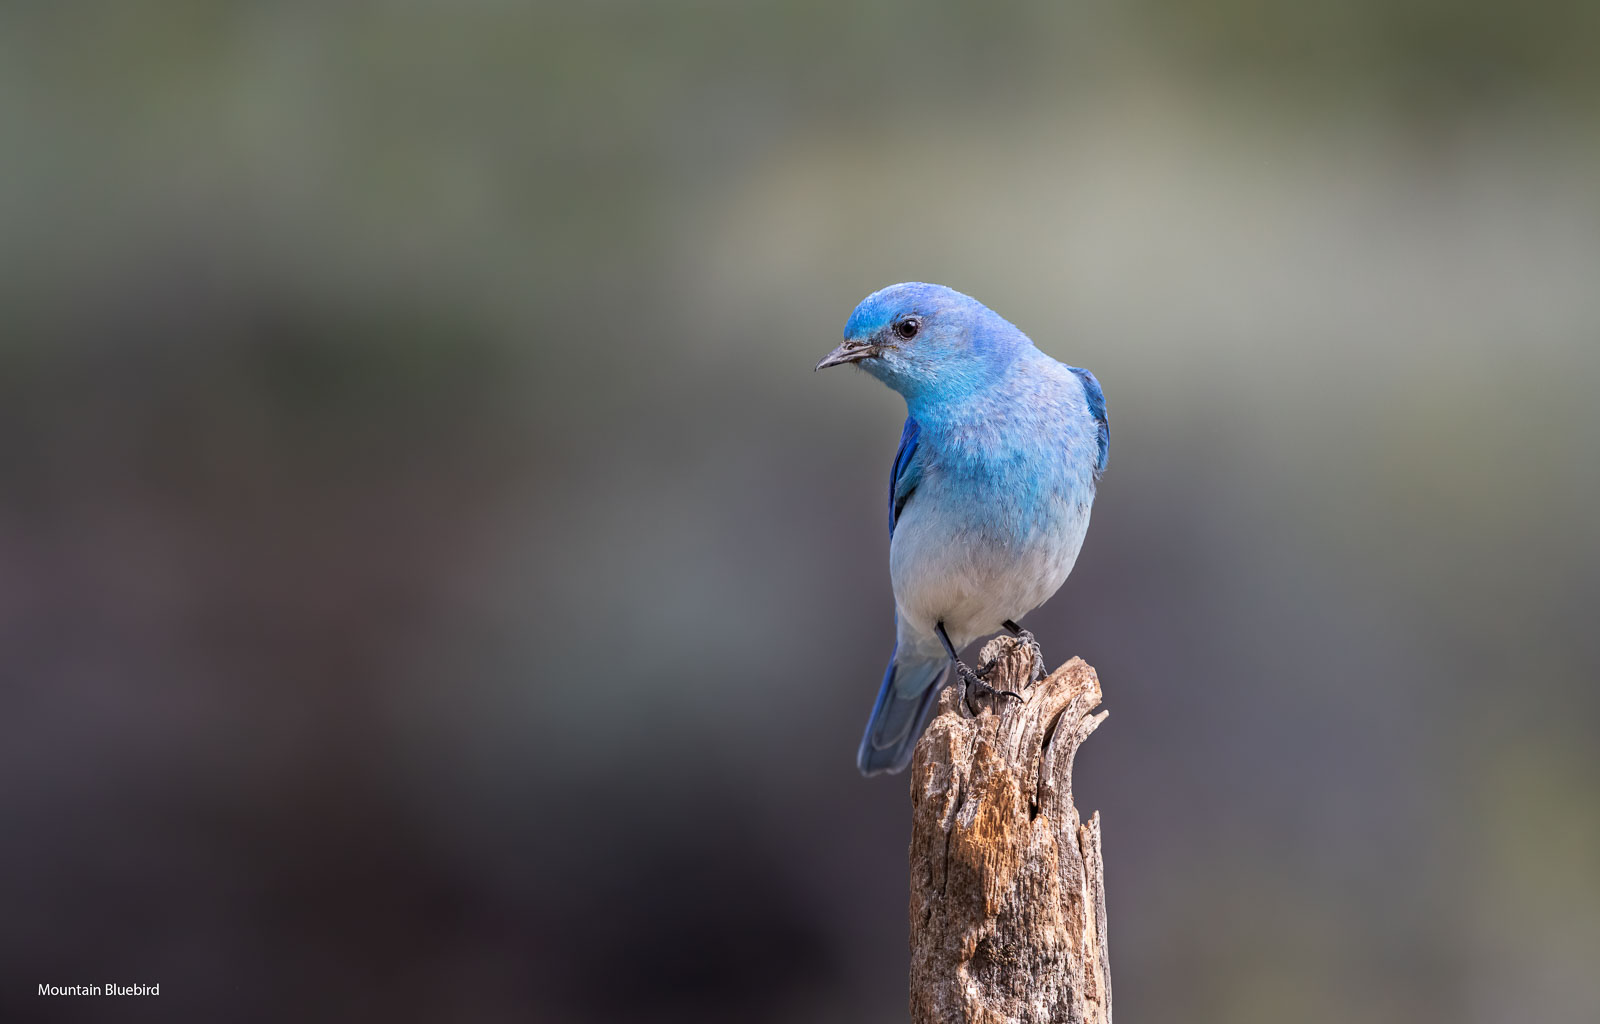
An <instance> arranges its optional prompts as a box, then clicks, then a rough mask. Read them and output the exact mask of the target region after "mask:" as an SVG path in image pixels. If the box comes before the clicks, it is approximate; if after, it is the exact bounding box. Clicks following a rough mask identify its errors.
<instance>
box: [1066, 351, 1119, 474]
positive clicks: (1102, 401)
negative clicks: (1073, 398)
mask: <svg viewBox="0 0 1600 1024" xmlns="http://www.w3.org/2000/svg"><path fill="white" fill-rule="evenodd" d="M1067 369H1069V370H1071V371H1072V372H1073V373H1074V374H1075V375H1076V376H1077V378H1078V379H1079V380H1081V381H1082V382H1083V397H1084V399H1085V400H1087V401H1088V403H1089V415H1090V416H1093V417H1094V421H1095V423H1096V424H1097V425H1098V426H1099V428H1100V429H1099V436H1098V438H1097V440H1098V441H1099V442H1100V454H1099V457H1098V458H1096V459H1095V463H1094V475H1095V476H1099V475H1100V474H1101V473H1104V472H1105V471H1106V455H1107V453H1108V450H1109V449H1110V447H1111V424H1110V422H1109V421H1107V420H1106V393H1105V392H1104V391H1101V390H1100V382H1099V381H1097V380H1095V379H1094V374H1092V373H1090V372H1089V371H1088V370H1085V369H1084V368H1083V367H1081V366H1069V367H1067Z"/></svg>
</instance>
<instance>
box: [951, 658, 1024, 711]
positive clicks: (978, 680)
mask: <svg viewBox="0 0 1600 1024" xmlns="http://www.w3.org/2000/svg"><path fill="white" fill-rule="evenodd" d="M956 675H958V676H959V677H960V679H961V693H960V699H961V703H962V704H963V705H964V706H965V707H966V709H967V710H968V711H969V712H972V713H973V714H977V711H976V710H975V709H974V708H973V707H972V704H971V700H970V699H971V697H972V696H973V695H974V691H976V695H977V696H979V697H1011V698H1012V699H1014V700H1015V701H1016V702H1017V703H1018V704H1021V703H1022V694H1020V693H1016V692H1014V691H1012V690H999V689H996V688H995V687H993V686H990V685H989V684H988V683H986V682H984V681H983V677H981V676H979V675H978V673H976V672H974V671H972V669H970V668H968V667H967V666H966V664H965V663H963V662H960V661H958V662H956Z"/></svg>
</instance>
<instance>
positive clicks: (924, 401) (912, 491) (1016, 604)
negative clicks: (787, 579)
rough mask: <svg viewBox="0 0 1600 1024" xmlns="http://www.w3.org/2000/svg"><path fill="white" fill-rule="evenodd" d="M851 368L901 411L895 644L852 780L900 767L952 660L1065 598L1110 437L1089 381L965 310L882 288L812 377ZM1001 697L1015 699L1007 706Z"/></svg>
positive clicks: (955, 299)
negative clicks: (902, 406)
mask: <svg viewBox="0 0 1600 1024" xmlns="http://www.w3.org/2000/svg"><path fill="white" fill-rule="evenodd" d="M841 363H854V364H855V365H856V366H858V367H860V368H861V369H863V370H865V371H867V372H868V373H870V374H871V375H872V376H874V377H876V378H878V379H879V380H881V381H883V383H885V384H887V385H888V386H889V387H891V388H893V389H894V390H896V391H898V392H900V394H901V395H902V396H904V397H905V400H906V412H907V416H906V424H905V429H904V430H903V431H902V432H901V434H900V450H899V451H897V452H896V453H895V456H894V466H893V468H892V469H891V470H890V473H889V578H890V580H891V581H892V582H893V584H894V603H895V626H896V638H895V649H894V653H893V654H892V655H891V656H890V658H889V668H888V671H886V672H885V673H884V675H883V686H882V688H881V689H880V690H879V691H878V701H877V703H876V704H875V705H874V706H873V708H872V718H871V719H870V720H869V721H868V722H867V731H866V735H865V736H863V737H862V738H861V750H860V752H859V753H858V754H857V755H856V764H857V765H858V766H859V767H860V769H861V771H862V773H863V774H865V775H874V774H876V773H878V772H898V771H900V770H901V769H903V768H904V767H905V766H906V765H907V764H908V763H910V761H911V753H912V750H913V749H914V748H915V747H916V743H917V738H918V737H919V736H921V735H922V730H923V729H924V727H926V725H927V722H928V718H929V716H930V714H931V713H932V711H933V708H934V705H935V704H936V703H937V698H938V694H939V691H940V690H941V689H942V688H943V684H944V681H945V679H946V677H947V676H948V675H949V673H950V671H951V669H952V667H953V668H954V670H955V672H956V677H957V679H958V680H959V683H958V685H959V686H960V687H961V691H960V692H961V696H962V699H963V700H965V698H966V695H967V688H968V687H969V686H970V687H973V688H975V689H976V690H977V691H979V692H994V691H992V688H991V687H989V686H988V685H987V684H985V683H984V682H983V681H982V680H981V679H980V678H979V677H978V676H977V674H976V673H974V672H973V671H972V670H971V669H970V668H968V667H967V666H966V665H964V664H962V662H961V660H960V658H959V657H958V656H957V652H958V651H960V650H961V649H963V648H964V647H966V646H967V645H968V644H970V643H971V642H972V641H974V640H976V639H978V638H979V637H981V636H987V635H989V634H991V633H998V632H999V631H1000V630H1001V629H1006V630H1008V631H1010V632H1011V633H1013V634H1014V635H1016V636H1019V637H1021V638H1022V640H1023V642H1025V643H1027V644H1028V645H1029V646H1031V647H1032V648H1033V651H1034V675H1035V678H1036V679H1037V678H1038V677H1039V676H1041V675H1042V674H1043V669H1044V661H1043V658H1042V656H1041V655H1040V654H1039V649H1038V644H1037V643H1036V642H1035V641H1034V639H1033V635H1032V634H1031V633H1029V632H1027V631H1026V630H1024V629H1022V627H1020V626H1018V625H1017V622H1018V620H1020V619H1021V618H1022V617H1023V616H1024V615H1026V614H1027V613H1028V612H1030V611H1032V610H1033V609H1035V608H1037V607H1039V606H1040V605H1041V604H1043V603H1044V602H1045V601H1047V600H1049V599H1050V596H1051V595H1052V594H1054V593H1055V592H1056V590H1057V589H1059V588H1060V586H1061V584H1062V583H1064V582H1066V579H1067V574H1068V573H1070V572H1071V571H1072V564H1073V562H1075V561H1076V560H1077V558H1078V549H1079V548H1080V547H1082V545H1083V535H1084V532H1085V531H1086V530H1087V529H1088V528H1089V507H1090V505H1092V504H1093V503H1094V492H1095V484H1096V482H1097V481H1098V480H1099V479H1100V474H1101V472H1102V471H1103V470H1104V469H1105V468H1106V447H1107V445H1108V443H1109V441H1110V431H1109V428H1108V427H1107V424H1106V402H1105V396H1104V395H1103V394H1102V393H1101V391H1100V382H1099V381H1097V380H1095V378H1094V374H1092V373H1090V372H1089V371H1088V370H1082V369H1079V368H1077V367H1074V366H1065V365H1063V364H1061V363H1058V362H1056V361H1055V360H1054V359H1052V358H1050V357H1049V356H1047V355H1045V354H1044V353H1043V352H1040V351H1039V350H1038V349H1037V348H1034V347H1033V342H1031V341H1029V340H1028V337H1027V335H1025V334H1023V333H1022V332H1021V331H1020V330H1018V329H1017V328H1016V327H1014V326H1013V325H1012V324H1010V323H1009V322H1007V321H1006V320H1004V319H1002V318H1001V317H1000V316H999V315H998V314H996V313H995V312H994V311H993V310H991V309H989V308H988V307H987V306H985V305H983V304H982V303H980V302H978V301H977V300H976V299H972V298H969V297H968V296H966V295H962V294H961V293H960V292H956V291H952V290H950V289H949V288H945V287H943V286H941V285H936V284H918V283H910V284H897V285H893V286H891V287H889V288H885V289H883V290H882V291H879V292H874V293H873V294H871V295H869V296H867V297H866V298H865V299H863V300H862V302H861V305H859V306H857V307H856V308H855V312H853V313H851V314H850V320H849V322H847V323H846V324H845V326H844V344H842V345H840V346H839V347H838V348H836V349H834V350H833V351H832V352H830V353H828V355H827V356H826V357H824V358H823V360H822V362H820V363H818V364H817V369H819V370H820V369H822V368H823V367H824V366H838V365H840V364H841ZM1009 696H1015V694H1010V695H1009Z"/></svg>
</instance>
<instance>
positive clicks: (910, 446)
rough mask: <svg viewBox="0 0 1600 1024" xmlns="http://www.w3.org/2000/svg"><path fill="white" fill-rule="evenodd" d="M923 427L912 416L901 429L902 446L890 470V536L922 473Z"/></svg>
mask: <svg viewBox="0 0 1600 1024" xmlns="http://www.w3.org/2000/svg"><path fill="white" fill-rule="evenodd" d="M921 433H922V428H921V427H919V426H917V421H916V420H914V419H912V418H911V417H910V416H907V417H906V425H905V428H904V429H902V430H901V431H900V447H899V448H898V449H897V450H896V451H895V453H894V466H893V467H892V468H891V469H890V470H889V536H890V538H893V537H894V524H895V523H896V522H898V521H899V519H900V510H901V509H903V508H905V507H906V502H907V501H908V500H910V498H911V492H912V491H914V490H916V489H917V482H918V481H919V480H921V479H922V473H921V471H919V470H918V469H917V468H916V455H917V436H918V435H919V434H921Z"/></svg>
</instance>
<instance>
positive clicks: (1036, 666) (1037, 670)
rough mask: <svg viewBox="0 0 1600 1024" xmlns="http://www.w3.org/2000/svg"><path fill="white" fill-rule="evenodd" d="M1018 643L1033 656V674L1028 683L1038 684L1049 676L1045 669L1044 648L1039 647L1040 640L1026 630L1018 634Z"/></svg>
mask: <svg viewBox="0 0 1600 1024" xmlns="http://www.w3.org/2000/svg"><path fill="white" fill-rule="evenodd" d="M1017 642H1018V643H1020V644H1022V646H1024V647H1026V648H1027V649H1028V651H1029V652H1030V653H1031V654H1032V655H1033V672H1032V674H1031V675H1030V677H1029V679H1028V681H1029V682H1031V683H1037V682H1038V681H1039V680H1041V679H1043V678H1044V677H1045V676H1046V675H1047V674H1048V673H1046V671H1045V667H1044V648H1043V647H1040V646H1039V641H1038V639H1037V638H1035V637H1034V635H1033V634H1032V633H1031V632H1029V631H1028V630H1026V629H1025V630H1023V631H1022V632H1020V633H1018V634H1017Z"/></svg>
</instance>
